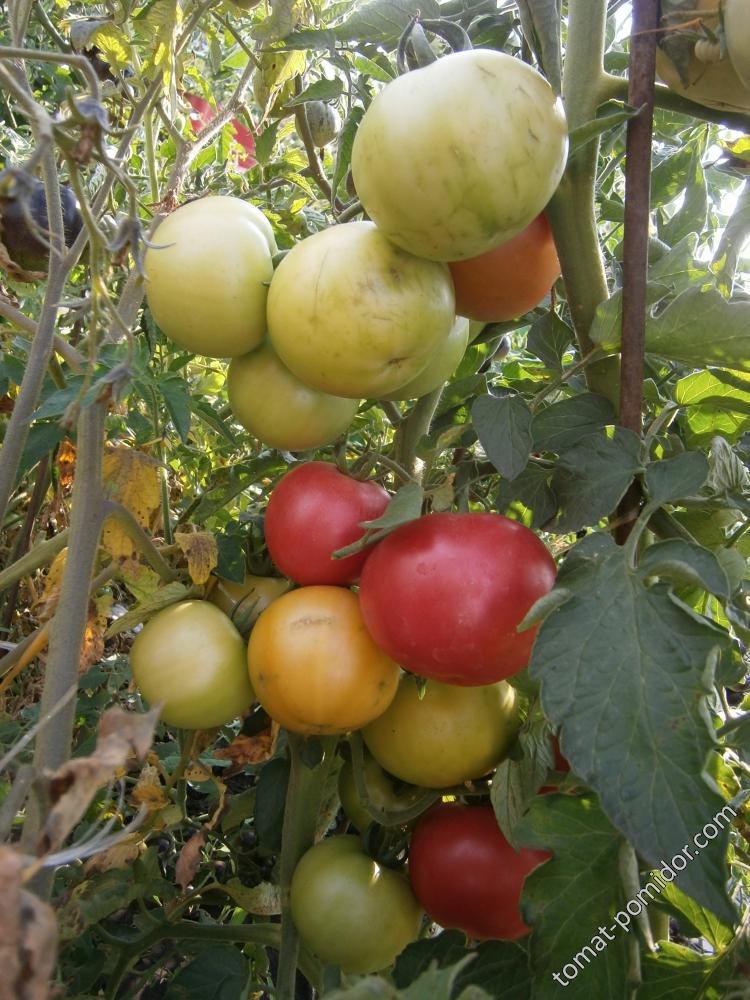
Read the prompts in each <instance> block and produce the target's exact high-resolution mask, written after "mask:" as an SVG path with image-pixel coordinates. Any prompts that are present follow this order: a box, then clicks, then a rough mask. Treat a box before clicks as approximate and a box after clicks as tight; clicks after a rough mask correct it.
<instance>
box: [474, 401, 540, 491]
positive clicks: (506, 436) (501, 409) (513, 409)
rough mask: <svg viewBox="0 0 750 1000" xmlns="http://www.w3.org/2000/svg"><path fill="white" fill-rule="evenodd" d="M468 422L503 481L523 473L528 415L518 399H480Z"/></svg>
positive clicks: (528, 447) (528, 437)
mask: <svg viewBox="0 0 750 1000" xmlns="http://www.w3.org/2000/svg"><path fill="white" fill-rule="evenodd" d="M471 419H472V423H473V424H474V428H475V430H476V432H477V436H478V438H479V441H480V443H481V445H482V447H483V448H484V450H485V453H486V455H487V458H488V459H489V460H490V462H492V464H493V465H494V466H495V468H496V469H497V471H498V472H499V473H500V475H501V476H503V477H504V478H505V479H515V478H516V476H517V475H519V473H521V472H523V470H524V469H525V468H526V465H527V463H528V461H529V455H530V454H531V430H530V428H531V412H530V410H529V408H528V406H527V405H526V403H525V402H524V400H523V399H522V398H521V397H520V396H510V395H508V396H491V395H487V396H480V397H479V398H478V399H475V400H474V403H473V405H472V407H471Z"/></svg>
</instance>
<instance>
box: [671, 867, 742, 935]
mask: <svg viewBox="0 0 750 1000" xmlns="http://www.w3.org/2000/svg"><path fill="white" fill-rule="evenodd" d="M662 881H663V882H664V886H663V888H662V890H661V895H662V897H663V898H664V901H665V903H667V905H668V906H669V907H670V908H674V909H676V910H679V911H680V913H682V914H683V915H684V916H686V917H687V918H688V920H689V921H690V923H691V924H692V925H693V927H695V929H696V930H697V931H698V932H699V933H700V934H701V935H702V936H703V937H704V938H705V939H706V940H707V941H708V942H709V943H710V945H711V946H712V947H713V948H715V949H716V950H717V951H723V950H724V948H726V947H727V945H729V944H730V943H731V941H732V939H733V938H734V930H733V928H732V927H730V926H728V925H727V924H723V923H722V922H721V921H720V920H717V918H716V917H715V916H714V914H713V913H711V911H710V910H707V909H706V908H705V907H704V906H699V904H698V903H696V902H695V900H694V899H691V898H690V896H686V895H685V893H684V892H683V891H682V890H681V889H680V888H679V887H678V886H677V884H676V883H675V882H667V881H666V880H662Z"/></svg>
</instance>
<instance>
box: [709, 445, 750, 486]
mask: <svg viewBox="0 0 750 1000" xmlns="http://www.w3.org/2000/svg"><path fill="white" fill-rule="evenodd" d="M708 467H709V473H708V488H709V489H710V490H711V492H712V493H716V494H719V495H727V494H731V493H735V492H736V493H742V491H743V490H745V489H746V488H747V487H748V485H750V473H749V472H748V470H747V467H746V466H745V465H744V463H743V462H742V461H741V459H740V457H739V456H738V455H737V454H735V452H734V451H733V450H732V447H731V445H729V444H728V443H727V442H726V441H725V440H724V438H721V437H715V438H713V439H712V441H711V452H710V454H709V457H708Z"/></svg>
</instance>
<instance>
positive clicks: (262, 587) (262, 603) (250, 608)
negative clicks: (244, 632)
mask: <svg viewBox="0 0 750 1000" xmlns="http://www.w3.org/2000/svg"><path fill="white" fill-rule="evenodd" d="M213 579H214V584H213V587H212V588H211V592H210V593H209V595H208V599H209V601H211V603H212V604H215V605H216V607H217V608H220V609H221V610H222V611H223V612H224V614H225V615H227V616H228V617H229V618H230V619H231V620H232V621H233V622H236V623H238V624H239V625H240V627H242V628H243V629H244V628H249V626H251V625H254V624H255V622H256V621H257V620H258V618H259V616H260V613H261V611H265V610H266V608H267V607H268V605H269V604H270V603H271V601H275V600H276V598H277V597H281V595H282V594H285V593H286V592H287V591H288V590H290V589H291V587H292V581H291V580H284V579H281V578H279V577H276V576H255V575H254V574H253V573H246V574H245V579H244V582H243V583H236V582H235V581H234V580H224V579H222V578H221V577H214V578H213Z"/></svg>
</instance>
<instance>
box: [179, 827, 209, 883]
mask: <svg viewBox="0 0 750 1000" xmlns="http://www.w3.org/2000/svg"><path fill="white" fill-rule="evenodd" d="M206 837H207V831H206V829H205V827H203V828H202V829H200V830H199V831H198V832H197V833H194V834H193V836H192V837H191V838H190V840H188V842H187V843H186V844H185V845H184V846H183V848H182V850H181V851H180V856H179V858H178V859H177V864H176V865H175V871H174V879H175V882H176V883H177V885H179V887H180V888H181V889H182V891H183V892H185V891H186V890H187V887H188V886H189V885H190V883H191V882H192V881H193V878H194V877H195V873H196V872H197V871H198V866H199V865H200V863H201V851H202V850H203V848H204V847H205V846H206Z"/></svg>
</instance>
